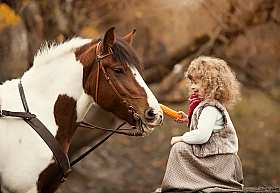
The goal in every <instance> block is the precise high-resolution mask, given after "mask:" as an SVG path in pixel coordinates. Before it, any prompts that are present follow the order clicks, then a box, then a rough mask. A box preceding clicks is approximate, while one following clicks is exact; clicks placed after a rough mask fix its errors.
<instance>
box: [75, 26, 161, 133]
mask: <svg viewBox="0 0 280 193" xmlns="http://www.w3.org/2000/svg"><path fill="white" fill-rule="evenodd" d="M134 33H135V30H133V31H132V32H131V33H130V34H128V35H127V36H125V37H124V38H118V37H116V36H115V34H114V27H113V28H110V29H109V30H108V31H107V32H106V33H105V35H104V36H102V37H101V38H96V39H94V40H92V42H90V43H87V44H85V45H83V46H82V47H80V49H79V50H77V51H76V53H75V55H76V59H77V60H78V61H80V63H81V64H82V65H83V88H84V91H85V93H86V94H88V95H91V96H92V97H93V99H94V101H95V103H96V104H98V105H99V106H100V107H101V108H103V109H104V110H106V111H108V112H112V113H113V114H114V115H115V116H117V117H118V118H120V119H121V120H124V121H126V122H127V123H129V124H130V125H135V126H137V128H138V129H140V130H141V131H144V132H145V133H148V132H151V131H153V129H154V127H156V126H159V125H161V124H162V121H163V115H162V114H163V113H162V110H161V109H160V107H159V104H158V102H157V99H156V98H155V96H154V95H153V94H152V92H151V90H150V89H149V88H148V86H147V85H146V84H145V82H144V80H143V72H142V70H143V64H142V63H141V61H140V60H139V57H138V56H137V54H136V51H135V50H134V49H133V48H132V46H131V42H132V38H133V35H134Z"/></svg>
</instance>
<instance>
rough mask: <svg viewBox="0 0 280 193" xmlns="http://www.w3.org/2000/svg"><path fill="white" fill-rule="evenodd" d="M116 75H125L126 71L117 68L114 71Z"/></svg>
mask: <svg viewBox="0 0 280 193" xmlns="http://www.w3.org/2000/svg"><path fill="white" fill-rule="evenodd" d="M114 73H115V74H124V71H123V69H121V68H117V69H114Z"/></svg>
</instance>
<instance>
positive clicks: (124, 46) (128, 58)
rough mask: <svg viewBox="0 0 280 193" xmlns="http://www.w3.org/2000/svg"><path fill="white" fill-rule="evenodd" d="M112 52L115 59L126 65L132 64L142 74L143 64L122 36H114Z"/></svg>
mask: <svg viewBox="0 0 280 193" xmlns="http://www.w3.org/2000/svg"><path fill="white" fill-rule="evenodd" d="M113 54H114V58H115V59H116V60H117V61H120V62H122V63H125V64H127V65H132V66H133V67H135V68H136V69H137V70H138V71H139V73H140V74H141V76H143V65H142V62H141V61H140V59H139V57H138V54H137V53H136V51H135V50H134V49H133V47H132V46H131V45H130V44H128V43H127V42H126V41H124V40H123V39H122V38H118V37H117V38H116V41H115V43H114V46H113Z"/></svg>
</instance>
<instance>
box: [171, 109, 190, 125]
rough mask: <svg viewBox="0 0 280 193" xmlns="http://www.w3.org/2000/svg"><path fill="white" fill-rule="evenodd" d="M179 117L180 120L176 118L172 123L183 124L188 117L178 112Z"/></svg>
mask: <svg viewBox="0 0 280 193" xmlns="http://www.w3.org/2000/svg"><path fill="white" fill-rule="evenodd" d="M178 114H179V115H182V118H181V119H180V118H176V119H174V121H176V122H178V123H185V122H187V121H188V115H186V114H185V113H184V112H183V111H179V112H178Z"/></svg>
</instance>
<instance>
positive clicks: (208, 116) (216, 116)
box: [182, 106, 223, 144]
mask: <svg viewBox="0 0 280 193" xmlns="http://www.w3.org/2000/svg"><path fill="white" fill-rule="evenodd" d="M220 119H222V113H221V112H220V110H219V109H218V108H217V107H213V106H207V107H205V108H204V109H203V110H202V112H201V114H200V117H199V120H198V125H197V130H193V131H189V132H186V133H185V134H184V135H183V136H182V140H183V141H184V142H186V143H188V144H203V143H206V142H207V141H208V140H209V138H210V136H211V134H212V132H213V130H214V127H215V124H216V121H217V120H220ZM220 127H221V128H222V127H223V126H222V125H221V126H220Z"/></svg>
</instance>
